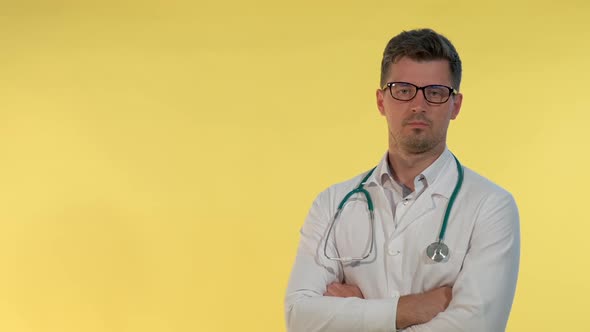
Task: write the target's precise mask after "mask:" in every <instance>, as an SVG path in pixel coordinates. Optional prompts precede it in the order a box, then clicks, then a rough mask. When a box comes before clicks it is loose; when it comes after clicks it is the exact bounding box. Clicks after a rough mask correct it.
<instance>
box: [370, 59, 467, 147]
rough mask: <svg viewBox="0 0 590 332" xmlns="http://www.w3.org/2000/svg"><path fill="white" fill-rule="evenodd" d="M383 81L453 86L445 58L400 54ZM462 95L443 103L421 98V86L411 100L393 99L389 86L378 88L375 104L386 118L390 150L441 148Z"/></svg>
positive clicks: (456, 112) (444, 143) (459, 106)
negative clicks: (382, 88)
mask: <svg viewBox="0 0 590 332" xmlns="http://www.w3.org/2000/svg"><path fill="white" fill-rule="evenodd" d="M386 82H408V83H412V84H415V85H417V86H426V85H432V84H438V85H446V86H449V87H452V83H451V70H450V68H449V62H448V61H447V60H433V61H421V62H418V61H414V60H412V59H410V58H406V57H403V58H401V59H399V60H398V61H397V62H395V63H393V64H391V65H390V67H389V73H388V76H387V80H386ZM462 100H463V96H462V95H461V94H457V95H454V96H451V97H450V98H449V100H447V101H446V102H445V103H444V104H432V103H429V102H428V101H426V99H424V94H423V90H420V91H418V93H417V94H416V97H414V99H412V100H410V101H400V100H397V99H394V98H393V97H392V96H391V94H390V93H389V88H386V89H385V90H377V107H378V108H379V112H380V113H381V115H383V116H384V117H385V118H386V119H387V125H388V128H389V148H390V151H391V150H393V151H391V152H395V151H398V152H402V153H406V154H422V153H427V152H432V151H437V152H442V151H443V150H444V148H445V145H446V139H447V129H448V128H449V122H450V121H451V120H453V119H455V118H456V117H457V115H458V114H459V110H460V109H461V102H462Z"/></svg>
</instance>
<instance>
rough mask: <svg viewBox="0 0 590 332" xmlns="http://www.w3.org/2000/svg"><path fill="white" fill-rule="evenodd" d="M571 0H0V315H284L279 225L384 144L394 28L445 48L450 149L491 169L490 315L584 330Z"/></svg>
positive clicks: (255, 323) (132, 327) (168, 326)
mask: <svg viewBox="0 0 590 332" xmlns="http://www.w3.org/2000/svg"><path fill="white" fill-rule="evenodd" d="M589 17H590V5H589V2H587V1H584V0H578V1H575V0H563V1H548V0H542V1H515V0H510V1H509V0H502V1H487V2H478V1H440V0H437V1H433V0H425V1H366V2H362V1H311V0H305V1H262V0H257V1H249V2H245V1H244V2H240V1H237V0H230V1H199V0H197V1H196V2H195V1H182V2H181V1H163V0H160V1H155V0H150V1H114V0H109V1H96V2H89V1H86V2H81V1H73V0H71V1H40V0H39V1H6V0H2V1H1V2H0V138H1V139H0V331H10V332H12V331H14V332H21V331H22V332H25V331H35V332H37V331H43V332H49V331H60V332H66V331H67V332H69V331H76V332H80V331H84V332H86V331H88V332H92V331H115V332H119V331H146V332H151V331H158V332H161V331H162V332H163V331H284V330H285V329H284V323H283V295H284V291H285V287H286V283H287V279H288V275H289V272H290V268H291V265H292V262H293V258H294V255H295V250H296V246H297V242H298V230H299V228H300V227H301V225H302V223H303V221H304V218H305V215H306V213H307V210H308V208H309V206H310V204H311V202H312V200H313V199H314V197H315V196H316V194H318V193H319V192H320V191H322V190H323V189H324V188H326V187H327V186H329V185H330V184H332V183H335V182H339V181H342V180H345V179H348V178H350V177H352V176H353V175H356V174H357V173H359V172H361V171H363V170H366V169H368V168H370V167H371V166H372V165H374V164H376V163H377V162H378V161H379V158H380V157H381V156H382V155H383V153H384V152H385V149H386V147H387V138H386V125H385V121H384V119H383V118H382V117H381V116H379V114H378V112H377V109H376V107H375V102H374V91H375V88H376V87H377V85H378V80H379V63H380V59H381V52H382V50H383V48H384V46H385V44H386V42H387V41H388V40H389V38H391V37H392V36H393V35H395V34H397V33H398V32H400V31H401V30H403V29H411V28H416V27H431V28H434V29H436V30H438V31H440V32H442V33H443V34H445V35H446V36H448V37H449V38H450V39H451V40H452V41H453V43H454V44H455V46H456V47H457V48H458V50H459V53H460V54H461V56H462V59H463V64H464V77H463V84H462V92H463V93H464V95H465V98H464V102H463V109H462V112H461V114H460V115H459V117H458V119H457V120H456V121H454V122H453V123H452V125H451V128H450V137H449V147H450V148H451V149H452V150H453V151H454V152H455V153H456V154H457V156H458V157H459V158H460V159H461V161H462V162H463V163H464V164H465V165H466V166H468V167H470V168H472V169H475V170H477V171H478V172H480V173H481V174H483V175H485V176H487V177H489V178H490V179H492V180H493V181H495V182H496V183H498V184H500V185H502V186H504V187H505V188H507V189H508V190H510V191H511V192H512V193H513V194H514V196H515V198H516V200H517V202H518V204H519V207H520V213H521V228H522V258H521V272H520V277H519V283H518V289H517V294H516V299H515V302H514V306H513V311H512V315H511V318H510V321H509V328H508V331H555V330H572V331H573V330H576V331H581V330H585V329H586V328H587V317H586V316H587V313H588V309H587V308H588V304H587V302H588V301H587V299H588V297H590V286H589V285H590V284H589V283H588V282H587V281H588V280H589V279H590V274H589V272H588V268H589V263H588V257H587V255H586V253H587V252H588V248H589V246H588V236H589V234H590V226H589V223H588V221H589V218H588V213H587V206H588V204H589V203H588V202H589V201H588V198H586V197H584V196H585V195H586V190H587V189H588V187H589V185H590V183H589V176H588V169H590V157H588V143H589V142H590V140H589V138H590V135H589V134H588V131H589V129H588V125H589V123H590V94H589V93H588V91H589V86H590V83H589V81H588V76H589V74H590V61H588V54H589V53H590V42H588V40H589V39H590V37H589V32H590V23H589Z"/></svg>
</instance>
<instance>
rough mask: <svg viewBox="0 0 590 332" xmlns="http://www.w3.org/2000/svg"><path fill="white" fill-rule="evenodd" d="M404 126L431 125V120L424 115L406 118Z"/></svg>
mask: <svg viewBox="0 0 590 332" xmlns="http://www.w3.org/2000/svg"><path fill="white" fill-rule="evenodd" d="M402 124H403V125H404V126H412V127H429V126H430V121H428V119H426V118H424V116H419V117H413V118H410V119H406V120H404V122H403V123H402Z"/></svg>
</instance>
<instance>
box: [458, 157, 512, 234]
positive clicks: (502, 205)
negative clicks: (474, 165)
mask: <svg viewBox="0 0 590 332" xmlns="http://www.w3.org/2000/svg"><path fill="white" fill-rule="evenodd" d="M464 170H465V180H464V184H463V185H464V187H463V188H462V189H461V190H462V191H463V190H464V196H463V197H464V198H463V202H464V203H465V204H466V205H470V206H471V207H472V208H474V209H475V210H474V212H475V213H476V216H477V219H484V220H486V219H487V220H490V219H491V220H496V221H498V222H500V223H509V224H512V225H517V224H518V220H519V216H518V207H517V205H516V201H515V200H514V197H513V196H512V194H511V193H510V192H509V191H508V190H506V189H504V188H502V187H501V186H499V185H498V184H496V183H494V182H492V181H491V180H489V179H487V178H486V177H484V176H482V175H480V174H478V173H476V172H474V171H473V170H471V169H468V168H467V167H465V168H464Z"/></svg>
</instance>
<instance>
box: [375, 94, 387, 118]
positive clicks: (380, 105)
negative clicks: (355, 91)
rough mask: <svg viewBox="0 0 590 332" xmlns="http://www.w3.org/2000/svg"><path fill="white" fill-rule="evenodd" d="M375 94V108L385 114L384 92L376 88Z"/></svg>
mask: <svg viewBox="0 0 590 332" xmlns="http://www.w3.org/2000/svg"><path fill="white" fill-rule="evenodd" d="M375 96H376V97H377V108H378V109H379V113H381V115H383V116H385V107H384V106H383V99H384V98H385V94H384V93H383V90H381V89H377V92H375Z"/></svg>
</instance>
